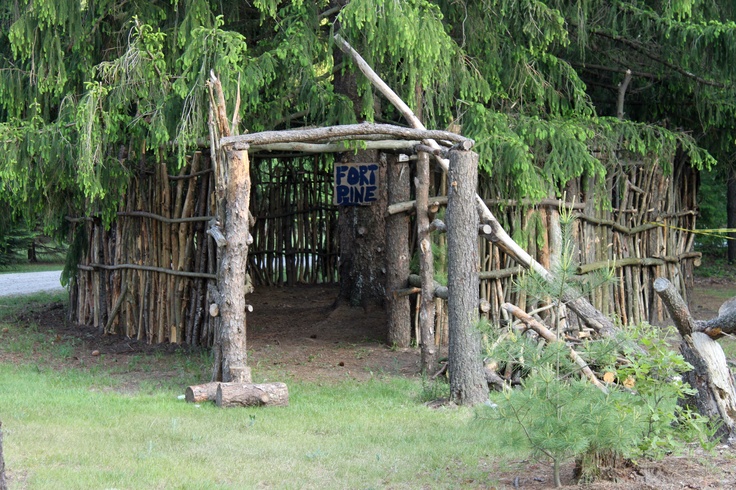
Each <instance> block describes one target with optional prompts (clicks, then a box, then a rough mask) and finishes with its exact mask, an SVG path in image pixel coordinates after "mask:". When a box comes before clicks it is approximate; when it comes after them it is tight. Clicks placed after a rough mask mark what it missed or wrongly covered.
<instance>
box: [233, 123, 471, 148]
mask: <svg viewBox="0 0 736 490" xmlns="http://www.w3.org/2000/svg"><path fill="white" fill-rule="evenodd" d="M361 135H384V136H386V139H397V138H399V139H407V140H424V139H428V138H431V139H435V140H446V141H450V142H453V143H462V142H466V141H472V140H470V139H468V138H466V137H464V136H461V135H459V134H455V133H451V132H449V131H440V130H426V129H425V130H422V129H412V128H405V127H401V126H394V125H392V124H372V123H362V124H346V125H342V126H327V127H324V128H309V129H291V130H285V131H263V132H260V133H252V134H241V135H237V136H226V137H224V138H221V139H220V146H223V147H231V148H232V149H234V150H247V149H249V148H250V147H251V146H259V145H267V144H273V143H299V142H302V143H307V142H313V143H314V142H320V140H325V139H328V138H330V139H335V138H343V137H346V138H347V137H352V136H361Z"/></svg>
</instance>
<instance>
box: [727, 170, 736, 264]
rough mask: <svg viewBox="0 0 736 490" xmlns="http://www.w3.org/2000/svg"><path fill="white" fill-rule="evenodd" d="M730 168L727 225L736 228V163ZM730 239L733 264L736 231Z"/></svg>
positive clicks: (732, 261)
mask: <svg viewBox="0 0 736 490" xmlns="http://www.w3.org/2000/svg"><path fill="white" fill-rule="evenodd" d="M732 165H733V166H732V167H731V168H730V169H728V183H727V186H726V209H727V214H728V218H727V226H728V228H730V229H734V228H736V163H733V164H732ZM728 236H729V238H731V239H730V240H727V241H728V262H729V263H731V264H733V263H734V262H736V233H729V234H728Z"/></svg>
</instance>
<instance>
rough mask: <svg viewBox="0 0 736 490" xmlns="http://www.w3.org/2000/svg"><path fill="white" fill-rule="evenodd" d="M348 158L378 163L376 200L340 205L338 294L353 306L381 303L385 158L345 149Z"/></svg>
mask: <svg viewBox="0 0 736 490" xmlns="http://www.w3.org/2000/svg"><path fill="white" fill-rule="evenodd" d="M344 156H345V157H349V159H350V161H351V162H360V163H377V164H378V180H379V182H381V184H380V185H379V188H378V194H377V197H378V200H377V201H375V202H373V203H372V204H370V205H368V206H340V207H339V217H338V227H339V229H340V298H341V299H342V300H347V301H349V303H350V304H351V305H352V306H363V307H367V306H369V305H371V304H379V305H382V304H383V302H384V298H385V296H386V217H385V216H386V208H387V199H388V193H387V191H386V185H385V181H386V180H385V179H386V160H385V159H384V158H378V154H377V152H375V151H359V152H357V153H355V154H354V153H352V152H351V153H349V154H348V153H346V154H345V155H344Z"/></svg>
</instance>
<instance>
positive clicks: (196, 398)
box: [184, 381, 220, 403]
mask: <svg viewBox="0 0 736 490" xmlns="http://www.w3.org/2000/svg"><path fill="white" fill-rule="evenodd" d="M219 385H220V383H219V382H218V381H213V382H211V383H204V384H201V385H194V386H188V387H187V389H186V391H185V392H184V399H185V400H186V401H187V402H189V403H202V402H213V401H215V397H216V396H217V387H218V386H219Z"/></svg>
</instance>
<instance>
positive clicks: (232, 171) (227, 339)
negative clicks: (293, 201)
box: [211, 74, 251, 383]
mask: <svg viewBox="0 0 736 490" xmlns="http://www.w3.org/2000/svg"><path fill="white" fill-rule="evenodd" d="M211 78H212V86H213V88H214V94H213V99H214V116H215V117H214V120H215V121H216V124H217V127H218V129H219V134H220V135H221V136H229V135H230V126H229V123H228V120H227V114H226V108H225V96H224V94H223V92H222V85H221V84H220V81H219V80H218V79H217V77H215V76H214V74H212V77H211ZM237 105H238V104H237V103H236V109H237ZM236 117H237V116H236ZM213 130H214V128H213ZM217 156H218V158H220V159H221V160H220V161H219V162H218V164H219V165H220V166H224V168H219V169H218V172H217V175H216V178H217V179H224V180H225V182H224V183H223V182H219V183H218V189H221V188H222V186H223V184H224V196H223V197H224V205H225V210H224V223H223V224H224V227H225V230H224V235H225V240H226V242H227V244H226V246H224V247H222V248H221V249H220V250H219V251H221V252H222V261H221V262H220V267H219V270H218V271H217V289H218V292H219V302H220V305H219V306H220V308H219V310H220V324H219V327H220V332H219V334H216V335H215V338H216V339H217V340H216V342H217V345H215V369H214V376H213V377H214V378H215V379H214V380H215V381H224V382H237V383H249V382H250V381H251V376H250V368H248V367H247V360H248V359H247V352H246V330H245V294H246V284H245V279H246V274H245V269H246V265H247V263H248V236H249V231H248V226H249V222H248V206H249V203H250V160H249V159H248V151H247V150H232V149H230V148H223V149H222V150H221V151H219V152H218V155H217ZM218 197H219V196H218ZM220 202H221V203H222V202H223V201H220ZM218 215H221V213H220V212H219V211H218Z"/></svg>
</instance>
